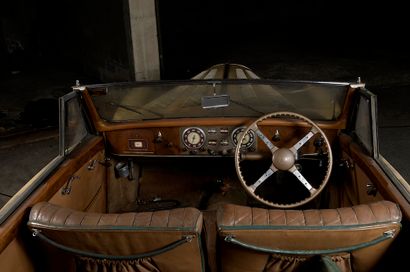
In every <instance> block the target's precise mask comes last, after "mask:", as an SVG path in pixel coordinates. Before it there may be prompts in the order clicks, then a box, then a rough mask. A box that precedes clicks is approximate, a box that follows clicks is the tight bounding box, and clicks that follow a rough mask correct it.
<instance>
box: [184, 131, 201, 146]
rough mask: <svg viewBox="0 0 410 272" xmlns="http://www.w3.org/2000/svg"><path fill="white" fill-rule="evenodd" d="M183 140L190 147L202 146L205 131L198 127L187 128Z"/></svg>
mask: <svg viewBox="0 0 410 272" xmlns="http://www.w3.org/2000/svg"><path fill="white" fill-rule="evenodd" d="M182 142H183V143H184V145H185V146H186V147H188V148H189V149H197V148H201V147H202V146H203V145H204V143H205V132H204V131H203V130H202V129H200V128H196V127H191V128H187V129H186V130H184V132H183V133H182Z"/></svg>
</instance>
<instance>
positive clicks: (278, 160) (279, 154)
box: [234, 112, 333, 208]
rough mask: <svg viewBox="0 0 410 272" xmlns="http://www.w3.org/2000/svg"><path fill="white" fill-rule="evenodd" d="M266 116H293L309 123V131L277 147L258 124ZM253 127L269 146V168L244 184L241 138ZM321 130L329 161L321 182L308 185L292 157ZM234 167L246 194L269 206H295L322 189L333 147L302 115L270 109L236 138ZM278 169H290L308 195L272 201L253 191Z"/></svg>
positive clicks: (242, 139)
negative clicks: (291, 143) (250, 181)
mask: <svg viewBox="0 0 410 272" xmlns="http://www.w3.org/2000/svg"><path fill="white" fill-rule="evenodd" d="M269 118H279V119H285V118H286V119H293V120H292V121H295V120H299V121H300V120H302V121H304V122H305V123H308V124H309V125H310V126H311V128H310V130H309V132H308V133H307V134H306V135H305V136H304V137H303V138H302V139H300V140H299V141H298V142H297V143H296V144H295V145H293V146H292V147H291V148H284V147H277V146H275V145H274V144H273V143H272V142H271V141H270V140H269V139H268V137H266V136H265V135H264V134H263V133H262V131H261V130H259V128H258V124H259V123H261V122H262V121H264V120H266V119H269ZM250 130H252V131H253V132H254V134H255V135H257V136H258V138H259V139H261V140H262V142H263V143H264V144H265V145H266V146H267V147H268V149H269V150H270V151H271V153H272V164H271V166H270V167H269V169H268V170H267V171H266V172H265V173H264V174H263V175H262V176H261V177H260V178H259V179H258V180H257V181H256V182H254V183H253V184H252V185H247V182H246V180H245V178H244V176H243V174H242V170H241V166H240V163H241V161H242V159H243V158H242V153H243V152H244V150H243V148H242V142H243V141H244V139H245V136H246V134H247V133H248V132H249V131H250ZM317 134H320V135H321V136H322V138H323V142H324V145H323V146H324V147H325V148H326V149H327V156H328V163H327V168H326V172H325V176H324V178H323V180H322V181H321V183H320V186H319V187H318V188H314V187H313V186H312V185H310V183H309V181H307V180H306V179H305V178H304V177H303V175H302V174H301V173H300V172H299V170H298V169H297V168H296V166H295V161H296V158H297V152H298V150H299V149H300V148H301V147H302V146H303V145H304V144H305V143H307V142H308V141H309V140H310V139H311V138H312V137H313V136H315V135H317ZM234 156H235V169H236V173H237V175H238V178H239V180H240V182H241V184H242V186H243V187H244V188H245V190H246V191H247V193H248V194H250V195H251V196H252V197H253V198H254V199H256V200H257V201H259V202H261V203H263V204H265V205H268V206H270V207H275V208H294V207H298V206H301V205H303V204H306V203H307V202H309V201H311V200H313V199H314V198H315V197H317V196H318V195H319V194H320V192H321V191H322V190H323V189H324V187H325V186H326V184H327V182H328V181H329V178H330V174H331V170H332V165H333V155H332V149H331V146H330V143H329V140H328V138H327V136H326V134H325V133H324V132H323V131H322V130H321V129H320V128H319V126H318V125H317V124H316V123H315V122H313V121H312V120H310V119H309V118H307V117H306V116H304V115H301V114H298V113H294V112H273V113H269V114H266V115H264V116H262V117H260V118H259V119H257V120H256V121H254V122H253V123H252V124H250V125H249V126H248V127H247V128H246V129H245V130H244V132H243V133H242V135H241V137H240V138H239V140H238V143H237V146H236V149H235V155H234ZM277 171H289V172H291V173H292V174H293V175H294V176H295V177H296V178H297V179H298V180H299V181H300V182H301V183H302V184H303V185H304V187H305V188H306V189H307V190H309V192H310V196H308V197H306V198H305V199H301V200H300V201H297V202H295V203H290V204H288V203H274V202H272V201H270V200H267V199H265V198H262V197H261V196H259V195H257V194H256V193H255V191H256V189H257V188H258V187H259V186H260V185H261V184H262V183H263V182H264V181H266V179H267V178H269V177H270V176H271V175H272V174H273V173H275V172H277Z"/></svg>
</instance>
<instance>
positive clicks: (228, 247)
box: [217, 201, 401, 272]
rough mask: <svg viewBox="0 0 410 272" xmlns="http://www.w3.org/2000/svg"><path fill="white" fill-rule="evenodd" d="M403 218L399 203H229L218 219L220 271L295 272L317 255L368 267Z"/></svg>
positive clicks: (335, 263)
mask: <svg viewBox="0 0 410 272" xmlns="http://www.w3.org/2000/svg"><path fill="white" fill-rule="evenodd" d="M400 221H401V212H400V210H399V208H398V206H397V205H396V204H394V203H392V202H388V201H380V202H376V203H372V204H368V205H358V206H353V207H349V208H339V209H323V210H275V209H271V210H268V209H261V208H251V207H244V206H237V205H229V204H227V205H225V206H222V207H221V208H220V209H219V211H218V218H217V224H218V230H219V235H220V237H221V239H222V242H221V254H222V256H221V265H222V271H224V272H225V271H293V270H296V269H302V268H303V267H304V266H307V264H308V263H309V262H311V261H312V260H313V259H317V258H318V256H320V257H321V258H320V260H321V261H322V262H323V263H324V265H325V266H330V267H333V268H337V269H339V270H342V271H351V270H353V271H369V270H371V269H372V267H374V266H375V265H376V263H377V262H378V260H379V259H380V258H381V256H382V255H383V253H384V252H385V251H386V249H387V247H388V246H389V245H390V244H391V242H392V241H393V238H394V237H396V236H397V234H398V232H399V231H400V228H401V224H400ZM310 270H311V269H310ZM311 271H313V270H311Z"/></svg>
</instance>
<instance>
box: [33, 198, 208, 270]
mask: <svg viewBox="0 0 410 272" xmlns="http://www.w3.org/2000/svg"><path fill="white" fill-rule="evenodd" d="M28 226H29V228H30V229H31V230H32V231H33V235H34V236H37V237H39V238H40V239H41V240H44V241H46V242H48V243H50V244H52V245H53V246H56V247H58V248H60V249H62V250H64V251H68V252H70V253H72V254H74V255H75V256H77V269H78V270H79V271H204V256H203V252H202V246H201V229H202V214H201V212H200V211H199V210H197V209H195V208H178V209H173V210H164V211H155V212H140V213H124V214H102V213H87V212H79V211H74V210H71V209H67V208H63V207H60V206H56V205H53V204H50V203H47V202H42V203H38V204H36V205H35V206H34V207H33V208H32V209H31V212H30V217H29V222H28ZM121 269H122V270H121Z"/></svg>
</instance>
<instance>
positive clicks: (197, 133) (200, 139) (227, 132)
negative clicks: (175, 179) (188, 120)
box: [180, 126, 256, 156]
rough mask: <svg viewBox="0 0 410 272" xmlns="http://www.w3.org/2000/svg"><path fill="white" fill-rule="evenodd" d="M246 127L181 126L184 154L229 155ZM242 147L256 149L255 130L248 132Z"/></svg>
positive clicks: (233, 150) (181, 144) (250, 149)
mask: <svg viewBox="0 0 410 272" xmlns="http://www.w3.org/2000/svg"><path fill="white" fill-rule="evenodd" d="M244 130H245V127H231V126H228V127H223V126H220V127H184V128H181V131H180V135H181V143H180V147H181V151H182V153H183V154H191V155H211V156H218V155H219V156H229V155H233V153H234V152H235V148H236V146H237V144H238V142H239V140H240V137H241V136H242V134H243V131H244ZM242 148H244V149H246V150H249V151H255V150H256V139H255V134H254V132H253V131H250V132H249V133H247V135H246V136H245V138H244V139H243V141H242Z"/></svg>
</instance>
